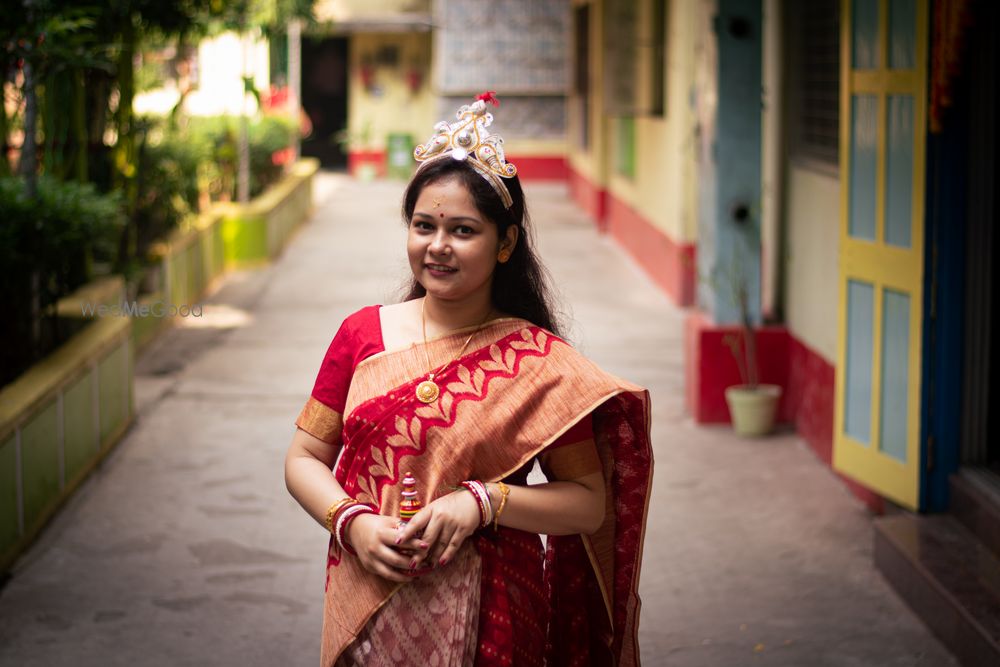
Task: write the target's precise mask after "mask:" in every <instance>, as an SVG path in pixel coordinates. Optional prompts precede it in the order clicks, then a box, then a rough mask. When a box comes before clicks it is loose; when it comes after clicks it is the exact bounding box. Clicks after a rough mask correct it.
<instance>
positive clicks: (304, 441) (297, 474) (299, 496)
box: [285, 428, 428, 582]
mask: <svg viewBox="0 0 1000 667" xmlns="http://www.w3.org/2000/svg"><path fill="white" fill-rule="evenodd" d="M338 440H339V438H338ZM339 452H340V446H339V445H332V444H330V443H327V442H324V441H322V440H320V439H319V438H317V437H315V436H313V435H310V434H309V433H307V432H306V431H304V430H302V429H301V428H300V429H297V430H296V431H295V435H294V436H293V437H292V444H291V445H290V446H289V448H288V453H287V454H286V455H285V486H287V487H288V492H289V493H291V494H292V497H294V498H295V500H297V501H298V503H299V504H300V505H302V508H303V509H305V511H306V512H308V513H309V515H310V516H311V517H312V518H313V519H315V520H316V522H317V523H319V524H320V525H321V526H323V527H324V528H326V512H327V509H328V508H329V507H330V505H332V504H333V503H335V502H337V501H338V500H341V499H343V498H347V497H348V494H347V492H346V491H344V488H343V487H342V486H341V485H340V483H339V482H338V481H337V478H336V477H334V475H333V472H332V468H333V465H334V463H336V460H337V454H338V453H339ZM396 523H397V520H396V519H393V518H392V517H387V516H379V515H377V514H362V515H360V516H357V517H355V518H354V519H353V520H352V521H351V522H350V524H348V529H347V541H348V542H349V543H350V545H351V546H352V547H353V548H354V550H355V551H356V552H357V554H358V559H360V561H361V564H362V565H363V566H364V567H365V569H367V570H368V571H369V572H372V573H373V574H377V575H379V576H381V577H384V578H386V579H389V580H390V581H395V582H404V581H408V579H409V578H408V577H407V576H405V575H404V574H403V573H402V572H400V571H399V570H403V569H406V568H409V567H410V566H411V563H412V562H413V560H412V558H411V557H408V556H404V555H403V554H402V553H400V551H399V550H398V549H403V548H406V549H410V550H413V551H417V552H422V551H423V550H426V549H427V548H428V545H427V543H426V542H423V541H421V540H418V539H414V540H409V541H407V542H405V543H403V544H401V545H399V547H396V536H397V535H398V531H397V530H396Z"/></svg>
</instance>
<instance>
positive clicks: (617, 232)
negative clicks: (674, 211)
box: [568, 167, 696, 306]
mask: <svg viewBox="0 0 1000 667" xmlns="http://www.w3.org/2000/svg"><path fill="white" fill-rule="evenodd" d="M568 178H569V186H570V194H571V196H572V197H573V200H574V201H576V203H577V204H579V205H580V207H582V208H583V209H584V210H585V211H587V213H588V214H590V216H591V217H592V218H593V219H594V221H595V222H596V223H597V226H598V229H600V230H601V231H606V232H609V233H610V234H611V235H612V236H614V237H615V240H617V241H618V243H620V244H621V245H622V246H623V247H624V248H625V250H627V251H628V253H629V254H630V255H632V257H633V258H634V259H635V260H636V261H637V262H639V265H640V266H642V268H643V270H645V271H646V273H647V274H649V277H650V278H652V279H653V281H654V282H655V283H656V284H657V285H659V286H660V287H661V288H662V289H663V291H665V292H666V293H667V294H668V295H669V296H670V297H671V298H672V299H673V301H674V303H676V304H677V305H678V306H690V305H692V304H693V303H694V290H695V282H696V280H695V276H696V271H695V245H694V244H693V243H678V242H677V241H675V240H673V239H671V238H670V237H669V236H667V235H666V234H664V233H663V231H662V230H660V229H659V228H658V227H657V226H656V225H654V224H653V223H652V222H650V221H649V220H647V219H646V218H645V217H644V216H642V215H641V214H640V213H639V212H638V211H636V210H635V209H633V208H632V207H631V206H629V205H628V204H626V203H625V202H623V201H621V200H620V199H618V198H617V197H615V196H614V194H613V193H610V192H608V191H607V190H605V189H604V188H599V187H597V186H595V185H594V184H593V183H592V182H591V181H590V179H588V178H587V177H586V176H584V175H583V174H581V173H579V172H577V171H576V170H574V169H573V168H572V167H570V168H569V170H568Z"/></svg>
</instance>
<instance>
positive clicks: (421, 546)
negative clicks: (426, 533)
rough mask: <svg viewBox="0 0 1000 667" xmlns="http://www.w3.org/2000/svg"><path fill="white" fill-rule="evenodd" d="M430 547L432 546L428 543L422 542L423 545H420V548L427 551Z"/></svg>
mask: <svg viewBox="0 0 1000 667" xmlns="http://www.w3.org/2000/svg"><path fill="white" fill-rule="evenodd" d="M428 547H430V545H429V544H427V543H426V542H421V543H420V548H421V549H426V548H428Z"/></svg>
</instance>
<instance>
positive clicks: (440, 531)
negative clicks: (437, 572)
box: [397, 489, 479, 569]
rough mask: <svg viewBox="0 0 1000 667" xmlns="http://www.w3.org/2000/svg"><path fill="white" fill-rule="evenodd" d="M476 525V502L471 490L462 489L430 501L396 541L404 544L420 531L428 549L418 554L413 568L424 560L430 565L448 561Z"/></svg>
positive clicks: (443, 563) (418, 566)
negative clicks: (428, 546) (416, 562)
mask: <svg viewBox="0 0 1000 667" xmlns="http://www.w3.org/2000/svg"><path fill="white" fill-rule="evenodd" d="M477 528H479V505H478V503H477V502H476V499H475V498H474V497H473V495H472V493H471V492H469V491H467V490H465V489H461V490H459V491H453V492H452V493H449V494H448V495H446V496H442V497H440V498H438V499H437V500H435V501H434V502H432V503H430V504H429V505H427V506H426V507H424V508H423V509H422V510H420V511H419V512H417V514H416V516H414V517H413V518H412V519H410V523H409V524H407V526H406V528H404V529H403V531H402V532H401V533H400V534H399V536H398V538H397V543H399V544H405V543H406V542H407V541H409V540H412V539H413V538H414V537H416V536H417V535H418V534H420V533H421V532H423V535H422V537H421V539H422V540H423V541H424V542H425V543H427V544H429V545H430V548H428V549H427V550H425V551H423V552H422V553H418V554H416V556H415V559H417V560H418V561H419V563H418V564H417V567H416V569H420V565H421V563H423V562H424V561H425V560H426V562H427V564H428V565H429V566H431V567H436V566H439V565H445V564H447V563H448V562H449V561H450V560H451V559H452V558H454V556H455V553H456V552H457V551H458V548H459V547H461V546H462V543H463V542H465V538H467V537H468V536H469V535H472V533H474V532H475V530H476V529H477Z"/></svg>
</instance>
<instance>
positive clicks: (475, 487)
mask: <svg viewBox="0 0 1000 667" xmlns="http://www.w3.org/2000/svg"><path fill="white" fill-rule="evenodd" d="M462 486H464V487H465V488H466V489H467V490H468V491H469V493H471V494H472V497H473V498H475V499H476V505H477V506H478V507H479V527H480V528H485V527H486V526H488V525H490V520H491V518H492V516H493V505H492V503H490V496H489V493H487V491H486V485H485V484H483V483H482V482H480V481H479V480H471V481H465V482H462Z"/></svg>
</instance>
